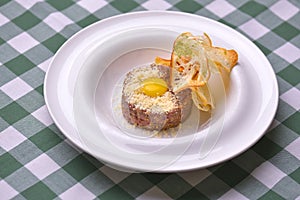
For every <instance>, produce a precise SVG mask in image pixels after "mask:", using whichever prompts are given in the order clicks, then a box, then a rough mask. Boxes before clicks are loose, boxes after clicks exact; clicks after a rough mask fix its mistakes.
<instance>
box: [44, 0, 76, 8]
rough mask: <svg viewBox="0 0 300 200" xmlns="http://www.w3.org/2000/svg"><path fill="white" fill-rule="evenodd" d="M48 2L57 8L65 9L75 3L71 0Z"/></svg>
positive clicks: (52, 0) (49, 0) (50, 0)
mask: <svg viewBox="0 0 300 200" xmlns="http://www.w3.org/2000/svg"><path fill="white" fill-rule="evenodd" d="M47 2H48V3H49V4H50V5H51V6H53V7H54V8H56V9H57V10H64V9H66V8H68V7H70V6H71V5H73V4H74V3H73V2H72V1H71V0H63V1H62V0H48V1H47Z"/></svg>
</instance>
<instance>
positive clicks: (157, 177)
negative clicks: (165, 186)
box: [143, 173, 170, 185]
mask: <svg viewBox="0 0 300 200" xmlns="http://www.w3.org/2000/svg"><path fill="white" fill-rule="evenodd" d="M143 176H144V177H146V178H147V179H148V180H149V181H151V182H152V183H153V184H155V185H156V184H158V183H159V182H161V181H162V180H164V179H165V178H167V177H168V176H170V174H164V173H159V174H158V173H143Z"/></svg>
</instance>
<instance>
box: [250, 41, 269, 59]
mask: <svg viewBox="0 0 300 200" xmlns="http://www.w3.org/2000/svg"><path fill="white" fill-rule="evenodd" d="M254 44H256V46H257V47H258V48H259V49H260V50H261V51H262V52H263V53H264V54H265V55H266V56H267V55H269V54H270V53H272V51H271V50H269V49H268V48H267V47H265V46H264V45H262V44H260V43H259V42H257V41H254Z"/></svg>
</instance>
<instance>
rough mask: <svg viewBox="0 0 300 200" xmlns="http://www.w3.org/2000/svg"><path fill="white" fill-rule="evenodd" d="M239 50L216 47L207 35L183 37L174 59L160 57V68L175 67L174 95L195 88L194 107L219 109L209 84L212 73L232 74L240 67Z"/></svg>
mask: <svg viewBox="0 0 300 200" xmlns="http://www.w3.org/2000/svg"><path fill="white" fill-rule="evenodd" d="M237 61H238V54H237V52H236V51H235V50H227V49H224V48H221V47H214V46H213V45H212V41H211V39H210V37H209V36H208V35H207V34H205V33H204V34H203V36H194V35H192V34H191V33H189V32H186V33H182V34H181V35H179V36H178V37H177V38H176V40H175V42H174V45H173V51H172V55H171V59H170V60H167V59H163V58H159V57H157V58H156V59H155V62H156V63H157V64H164V65H168V66H170V67H171V75H170V81H171V85H172V88H173V92H175V93H176V92H178V91H180V90H183V89H186V88H191V90H192V98H193V101H194V104H195V105H196V106H197V107H198V109H200V110H202V111H210V110H211V109H213V108H214V107H215V105H214V101H213V97H212V96H211V93H210V88H209V84H208V80H209V78H210V76H211V73H222V71H223V70H225V71H227V72H228V73H230V72H231V70H232V68H233V67H234V66H235V65H236V64H237Z"/></svg>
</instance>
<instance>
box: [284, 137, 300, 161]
mask: <svg viewBox="0 0 300 200" xmlns="http://www.w3.org/2000/svg"><path fill="white" fill-rule="evenodd" d="M285 149H286V150H287V151H288V152H290V153H291V154H293V155H294V156H295V157H296V158H298V160H300V137H298V138H297V139H296V140H295V141H293V142H291V143H290V144H289V145H288V146H287V147H286V148H285Z"/></svg>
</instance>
